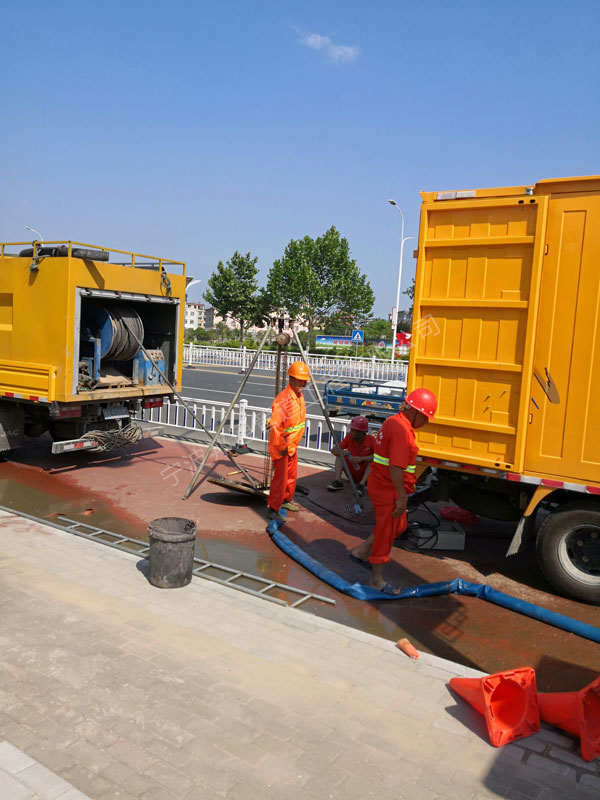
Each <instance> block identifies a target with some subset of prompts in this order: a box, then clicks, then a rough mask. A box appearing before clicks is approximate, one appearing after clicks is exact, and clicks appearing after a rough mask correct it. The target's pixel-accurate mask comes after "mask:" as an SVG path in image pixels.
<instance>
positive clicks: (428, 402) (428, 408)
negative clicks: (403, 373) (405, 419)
mask: <svg viewBox="0 0 600 800" xmlns="http://www.w3.org/2000/svg"><path fill="white" fill-rule="evenodd" d="M404 402H405V403H408V405H409V406H411V408H416V409H417V411H420V412H421V413H422V414H425V416H427V417H429V419H433V418H434V416H435V412H436V411H437V405H438V403H437V397H436V396H435V395H434V393H433V392H430V391H429V389H413V390H412V392H411V393H410V394H409V395H408V396H407V397H405V398H404Z"/></svg>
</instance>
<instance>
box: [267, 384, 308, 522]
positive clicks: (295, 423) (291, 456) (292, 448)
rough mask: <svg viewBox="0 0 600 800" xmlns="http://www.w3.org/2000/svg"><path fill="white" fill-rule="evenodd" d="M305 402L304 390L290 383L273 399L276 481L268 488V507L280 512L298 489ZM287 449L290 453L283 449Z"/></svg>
mask: <svg viewBox="0 0 600 800" xmlns="http://www.w3.org/2000/svg"><path fill="white" fill-rule="evenodd" d="M305 426H306V405H305V403H304V398H303V397H302V393H301V392H295V391H294V390H293V389H292V387H291V386H290V385H289V384H288V386H286V388H285V389H284V390H283V391H282V392H279V394H278V395H277V397H276V398H275V400H273V414H272V415H271V422H270V430H269V455H270V456H271V460H272V462H273V468H274V472H273V480H272V481H271V489H270V491H269V501H268V503H269V507H270V508H272V509H273V510H274V511H279V509H280V508H281V506H282V504H283V503H285V502H289V501H291V500H292V498H293V497H294V492H295V491H296V477H297V473H298V454H297V452H296V451H297V448H298V444H299V443H300V442H301V441H302V438H303V437H304V429H305ZM286 448H287V454H286V455H282V453H281V451H282V450H285V449H286Z"/></svg>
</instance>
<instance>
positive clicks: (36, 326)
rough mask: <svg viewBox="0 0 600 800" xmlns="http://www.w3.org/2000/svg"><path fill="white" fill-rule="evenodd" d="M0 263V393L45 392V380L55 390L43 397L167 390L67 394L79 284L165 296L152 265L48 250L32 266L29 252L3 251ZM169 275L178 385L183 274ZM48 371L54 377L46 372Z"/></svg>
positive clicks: (164, 390)
mask: <svg viewBox="0 0 600 800" xmlns="http://www.w3.org/2000/svg"><path fill="white" fill-rule="evenodd" d="M0 261H1V262H2V263H1V269H0V353H1V354H2V361H1V362H0V392H4V393H6V392H14V393H22V394H32V395H35V394H43V393H42V388H43V386H44V385H45V386H47V387H48V391H50V387H51V384H52V382H54V387H53V396H52V397H51V398H50V397H49V398H48V399H53V400H57V401H60V402H76V403H77V402H81V401H85V400H94V399H98V400H99V399H110V398H111V397H113V398H127V397H134V396H137V397H139V396H142V395H163V394H168V393H170V390H169V388H168V387H167V386H120V387H118V388H115V389H102V390H100V391H85V392H79V393H74V392H73V384H74V376H73V366H74V363H73V362H74V356H75V353H74V339H75V330H76V306H77V303H76V296H77V289H78V288H82V289H102V290H107V291H112V292H122V293H128V292H129V293H132V294H136V295H144V296H150V297H164V296H165V290H164V287H161V278H160V273H159V271H158V270H151V269H141V268H134V267H131V266H121V265H119V264H113V263H106V262H100V261H87V260H83V259H81V258H66V257H64V258H54V257H50V256H48V257H43V258H41V259H40V261H39V267H38V269H37V270H35V271H31V270H30V264H31V261H32V259H31V258H30V257H10V256H7V255H3V256H2V257H1V258H0ZM168 278H169V280H170V282H171V287H172V298H173V302H177V301H179V304H180V313H179V330H178V333H177V342H178V347H179V351H178V354H177V378H176V388H178V389H180V387H181V369H182V364H181V362H182V352H181V349H182V342H183V325H184V314H183V307H184V303H185V283H186V281H185V275H175V274H169V275H168ZM40 365H42V366H40ZM54 374H55V378H54V377H50V376H54ZM29 388H31V389H32V391H29ZM33 389H36V391H33ZM37 389H39V392H38V391H37ZM44 396H45V395H44Z"/></svg>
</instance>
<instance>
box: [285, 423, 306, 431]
mask: <svg viewBox="0 0 600 800" xmlns="http://www.w3.org/2000/svg"><path fill="white" fill-rule="evenodd" d="M305 426H306V423H305V422H301V423H300V424H299V425H292V427H291V428H284V429H283V432H284V433H294V431H301V430H302V428H304V427H305Z"/></svg>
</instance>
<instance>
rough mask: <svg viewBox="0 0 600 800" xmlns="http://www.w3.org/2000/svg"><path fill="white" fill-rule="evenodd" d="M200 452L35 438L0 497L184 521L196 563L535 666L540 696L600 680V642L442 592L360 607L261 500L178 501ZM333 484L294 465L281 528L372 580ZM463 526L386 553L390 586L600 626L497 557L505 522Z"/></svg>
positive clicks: (50, 507) (221, 495)
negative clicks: (437, 546)
mask: <svg viewBox="0 0 600 800" xmlns="http://www.w3.org/2000/svg"><path fill="white" fill-rule="evenodd" d="M201 453H202V449H201V448H199V447H198V446H195V445H192V444H189V443H184V442H179V441H175V440H170V439H156V440H146V441H144V442H142V443H140V444H139V445H138V446H136V448H132V449H130V450H129V451H128V452H119V453H117V454H114V455H110V454H108V455H100V454H98V455H95V454H89V453H77V454H65V455H63V456H52V455H51V454H50V453H49V444H48V441H47V440H45V439H42V440H33V441H31V442H28V444H27V445H26V446H25V447H23V448H21V449H20V450H19V451H17V453H16V454H15V457H14V458H13V459H12V460H11V461H6V462H4V463H0V498H1V502H2V503H3V504H4V505H7V506H10V507H13V508H18V509H20V510H23V511H26V512H28V513H31V514H34V515H36V516H40V517H51V516H52V515H53V514H57V513H64V514H67V515H70V516H73V517H74V518H77V519H81V520H82V521H88V522H90V523H91V524H95V525H97V526H99V527H106V528H108V529H111V530H115V531H117V532H119V533H123V534H126V535H129V536H133V537H135V538H143V537H145V532H146V528H147V525H148V523H149V522H150V520H152V519H154V518H156V517H161V516H183V517H189V518H191V519H194V520H195V521H196V522H197V525H198V531H199V533H198V554H199V555H200V556H201V557H204V558H207V559H208V560H211V561H215V562H217V563H220V564H225V565H227V566H231V567H235V568H236V569H242V570H244V571H247V572H250V573H253V574H260V575H263V576H264V577H268V578H272V579H276V580H279V581H281V582H285V583H289V584H291V585H293V586H297V587H299V588H303V589H308V590H311V591H315V592H318V593H320V594H324V595H327V596H330V597H333V598H334V599H335V600H336V606H333V607H329V606H326V605H324V604H320V603H319V604H317V603H312V604H311V607H310V610H312V611H315V613H318V614H320V615H323V616H328V617H331V618H334V619H337V620H340V621H343V622H346V623H347V624H349V625H353V626H355V627H358V628H362V629H364V630H368V631H371V632H372V633H375V634H377V635H380V636H383V637H385V638H389V639H392V640H395V639H397V638H399V637H400V636H408V637H409V639H411V641H412V642H413V643H414V644H415V646H417V647H418V648H421V649H423V650H428V651H430V652H433V653H435V654H437V655H439V656H442V657H445V658H450V659H452V660H454V661H459V662H461V663H463V664H467V665H470V666H474V667H476V668H478V669H481V670H484V671H486V672H495V671H499V670H502V669H512V668H515V667H520V666H533V667H535V668H536V670H537V674H538V683H539V686H540V688H541V689H542V690H546V691H548V690H552V691H558V690H573V689H578V688H580V687H582V686H584V685H585V684H587V683H589V681H590V680H592V679H593V678H595V677H596V676H597V674H598V668H599V664H600V645H598V644H595V643H593V642H590V641H588V640H585V639H582V638H580V637H577V636H574V635H572V634H568V633H566V632H564V631H561V630H558V629H556V628H553V627H550V626H548V625H545V624H543V623H540V622H536V621H535V620H531V619H529V618H526V617H523V616H521V615H519V614H516V613H514V612H510V611H507V610H505V609H502V608H500V607H498V606H494V605H492V604H490V603H487V602H485V601H482V600H478V599H476V598H470V597H459V596H456V595H447V596H440V597H432V598H422V599H415V600H402V601H398V602H382V603H365V602H361V601H357V600H353V599H352V598H349V597H346V596H345V595H341V594H339V593H338V592H336V591H335V590H333V589H330V588H329V587H327V586H325V585H324V584H323V583H321V582H320V581H319V580H317V579H316V578H314V577H313V576H312V575H310V574H309V573H307V572H306V571H305V570H304V569H303V568H301V567H299V566H298V565H297V564H295V563H294V562H293V561H290V559H289V558H287V556H285V555H284V554H283V553H282V552H281V551H279V550H278V549H277V548H276V547H275V546H274V545H273V543H272V542H271V540H270V539H269V537H268V535H267V534H266V532H265V520H264V516H263V515H264V509H265V504H264V503H263V501H261V500H260V499H255V498H252V497H248V496H246V495H241V494H237V493H235V492H231V491H229V490H227V489H224V488H222V487H219V486H215V485H213V484H210V483H207V482H205V481H204V482H202V483H201V484H200V485H199V486H198V488H197V489H196V490H195V492H194V493H193V494H192V496H191V497H190V499H189V500H187V501H183V500H182V499H181V497H182V494H183V492H184V490H185V488H186V487H187V485H188V483H189V480H190V478H191V476H192V474H193V471H194V469H195V465H196V464H197V463H198V460H199V456H201ZM242 463H243V464H244V465H245V466H246V467H247V468H248V469H249V470H250V471H251V472H252V473H253V474H254V475H255V476H256V477H257V478H259V479H260V477H261V475H262V466H263V465H262V461H261V459H259V458H256V457H252V456H250V457H245V458H244V459H243V462H242ZM233 469H234V467H233V466H232V465H231V463H230V462H229V461H227V460H226V459H225V458H223V456H222V455H221V453H220V452H217V453H213V454H212V455H211V458H210V460H209V464H208V466H207V469H206V470H205V474H214V475H218V476H220V477H225V476H226V474H227V473H228V472H231V471H232V470H233ZM229 477H230V479H233V480H238V479H240V478H241V476H240V475H236V476H229ZM330 479H331V473H329V472H326V471H322V470H317V469H314V468H311V467H305V466H301V468H300V483H302V484H303V485H305V486H307V487H308V488H309V489H310V495H309V497H307V498H300V499H299V501H298V502H300V503H302V505H303V509H302V510H301V511H300V512H299V513H297V514H290V517H289V522H288V524H287V525H286V526H285V528H284V531H285V533H286V534H287V535H288V536H289V538H290V539H292V540H293V541H294V542H296V543H297V544H299V545H300V546H302V547H303V548H304V549H306V550H307V551H308V552H309V553H310V554H311V555H313V556H314V557H315V558H317V559H318V560H319V561H321V562H322V563H324V564H325V565H326V566H327V567H329V568H330V569H332V570H334V571H335V572H337V573H338V574H340V575H342V576H343V577H345V578H346V579H348V580H350V581H352V582H353V581H363V582H366V581H367V579H368V573H367V572H366V571H365V570H364V569H363V568H362V567H361V566H360V565H356V564H354V563H353V562H351V561H350V560H349V559H348V556H347V554H348V550H349V549H350V548H352V547H355V546H356V544H357V543H358V542H359V541H360V539H361V538H364V537H366V536H367V535H368V533H369V532H370V525H369V523H370V521H371V520H372V512H371V510H370V505H369V503H368V500H367V501H366V503H365V514H364V516H363V517H362V519H360V520H359V521H356V520H353V519H352V518H350V517H349V514H348V511H347V509H346V504H347V503H349V502H350V499H351V495H350V492H349V491H348V490H344V491H343V492H340V493H337V494H332V493H329V492H327V491H326V488H325V487H326V484H327V483H328V482H329V480H330ZM316 503H319V504H321V505H323V506H326V507H327V508H333V509H335V510H336V511H338V512H339V513H340V514H341V515H342V516H344V517H347V519H340V518H339V517H336V516H334V515H332V514H331V513H329V512H328V511H326V510H324V509H321V508H319V507H318V506H317V505H316ZM426 518H427V515H426V514H425V515H424V517H423V519H426ZM361 523H362V524H361ZM466 529H467V530H468V532H469V534H470V535H469V536H468V539H467V549H466V550H465V552H459V553H456V552H447V553H444V552H442V551H434V552H431V551H430V552H429V553H428V554H426V553H424V552H409V551H407V550H404V549H401V548H399V547H396V548H394V551H393V554H392V559H393V563H392V564H391V565H390V567H389V571H388V578H389V579H390V580H391V581H392V582H394V583H396V584H397V585H399V586H412V585H415V584H419V583H426V582H432V581H442V580H449V579H452V578H455V577H461V578H464V579H466V580H470V581H474V582H477V583H488V584H490V585H492V586H494V587H495V588H497V589H500V590H501V591H504V592H507V593H508V594H513V595H515V596H517V597H520V598H522V599H525V600H528V601H530V602H533V603H536V604H538V605H541V606H543V607H545V608H550V609H552V610H554V611H557V612H559V613H562V614H566V615H568V616H572V617H574V618H575V619H580V620H582V621H584V622H588V623H590V624H592V625H596V626H599V627H600V609H599V608H598V607H591V606H586V605H583V604H580V603H576V602H573V601H570V600H566V599H565V598H562V597H559V596H556V595H554V594H551V593H549V592H548V586H547V584H546V583H545V581H544V579H543V577H542V576H541V575H540V573H539V571H538V570H537V567H536V566H535V562H534V560H532V557H531V556H528V555H520V556H517V557H515V558H512V559H508V560H505V559H504V558H503V554H504V552H505V551H506V547H507V540H506V536H507V535H508V534H509V533H510V527H509V526H507V525H506V524H504V523H494V522H492V521H490V520H482V521H481V522H480V524H479V525H478V526H475V527H473V526H468V527H467V528H466ZM398 657H399V658H401V657H402V655H401V654H400V653H399V656H398Z"/></svg>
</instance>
